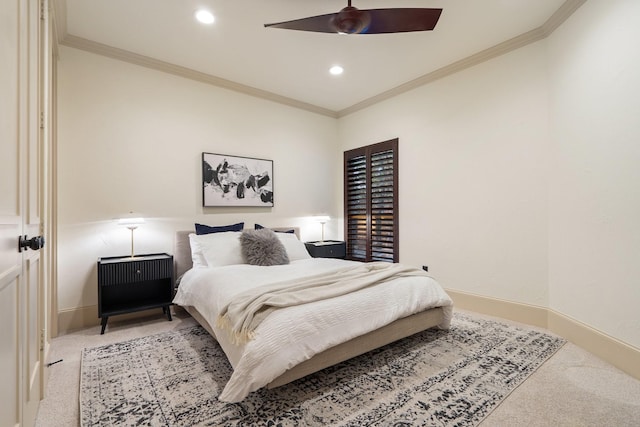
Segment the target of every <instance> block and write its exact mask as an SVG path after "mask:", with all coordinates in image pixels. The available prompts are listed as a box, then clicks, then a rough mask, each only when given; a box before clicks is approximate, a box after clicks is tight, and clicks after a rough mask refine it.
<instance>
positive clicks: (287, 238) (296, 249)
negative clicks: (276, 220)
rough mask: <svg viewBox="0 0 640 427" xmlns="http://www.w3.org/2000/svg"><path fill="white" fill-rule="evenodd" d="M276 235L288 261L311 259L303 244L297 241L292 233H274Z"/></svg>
mask: <svg viewBox="0 0 640 427" xmlns="http://www.w3.org/2000/svg"><path fill="white" fill-rule="evenodd" d="M276 235H277V236H278V238H279V239H280V241H281V242H282V244H283V245H284V248H285V249H286V250H287V255H288V256H289V261H297V260H299V259H309V258H311V255H309V252H308V251H307V248H306V247H305V245H304V243H302V242H301V241H300V240H298V237H297V236H296V235H295V234H294V233H276Z"/></svg>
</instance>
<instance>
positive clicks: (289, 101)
mask: <svg viewBox="0 0 640 427" xmlns="http://www.w3.org/2000/svg"><path fill="white" fill-rule="evenodd" d="M50 1H52V2H53V14H54V18H55V19H54V20H53V21H54V26H55V34H56V37H57V42H58V44H60V45H64V46H68V47H72V48H76V49H80V50H84V51H87V52H91V53H95V54H98V55H102V56H107V57H110V58H113V59H118V60H121V61H125V62H129V63H131V64H135V65H139V66H142V67H146V68H151V69H153V70H156V71H161V72H165V73H169V74H173V75H176V76H180V77H184V78H187V79H191V80H195V81H199V82H201V83H207V84H210V85H213V86H218V87H221V88H224V89H228V90H233V91H235V92H239V93H243V94H245V95H249V96H253V97H257V98H262V99H265V100H268V101H272V102H277V103H279V104H283V105H287V106H290V107H294V108H298V109H302V110H306V111H310V112H312V113H316V114H320V115H323V116H327V117H331V118H341V117H345V116H347V115H349V114H353V113H355V112H357V111H360V110H363V109H365V108H368V107H370V106H372V105H375V104H378V103H380V102H382V101H386V100H387V99H390V98H393V97H395V96H398V95H400V94H403V93H405V92H408V91H411V90H413V89H416V88H418V87H420V86H424V85H426V84H428V83H431V82H434V81H436V80H439V79H441V78H444V77H447V76H450V75H452V74H455V73H458V72H460V71H463V70H466V69H467V68H471V67H473V66H475V65H478V64H481V63H483V62H486V61H488V60H490V59H493V58H496V57H498V56H501V55H504V54H506V53H509V52H512V51H514V50H516V49H519V48H521V47H524V46H526V45H528V44H531V43H535V42H537V41H540V40H543V39H545V38H547V37H548V36H550V35H551V34H552V33H553V32H554V31H555V30H556V29H557V28H558V27H559V26H560V25H562V24H563V23H564V22H565V21H566V20H567V19H569V17H570V16H571V15H572V14H573V13H574V12H575V11H576V10H578V8H579V7H580V6H582V5H583V4H584V3H586V1H587V0H566V1H565V2H564V3H563V4H562V6H560V8H558V10H557V11H556V12H555V13H554V14H553V15H552V16H551V17H550V18H549V19H548V20H547V21H546V22H545V23H544V24H543V25H541V26H540V27H538V28H536V29H533V30H531V31H528V32H526V33H524V34H521V35H519V36H516V37H514V38H512V39H510V40H507V41H505V42H502V43H499V44H497V45H495V46H492V47H490V48H488V49H485V50H483V51H481V52H478V53H476V54H473V55H471V56H468V57H466V58H463V59H461V60H459V61H456V62H454V63H452V64H449V65H447V66H444V67H442V68H439V69H437V70H435V71H432V72H430V73H427V74H424V75H422V76H420V77H418V78H416V79H413V80H411V81H409V82H406V83H403V84H401V85H399V86H396V87H394V88H392V89H389V90H387V91H384V92H381V93H379V94H377V95H374V96H372V97H370V98H367V99H365V100H363V101H360V102H358V103H356V104H354V105H352V106H350V107H347V108H345V109H342V110H339V111H334V110H330V109H328V108H323V107H319V106H317V105H313V104H309V103H306V102H302V101H298V100H296V99H293V98H288V97H286V96H282V95H278V94H275V93H273V92H268V91H265V90H262V89H258V88H255V87H251V86H246V85H243V84H240V83H236V82H234V81H231V80H227V79H223V78H221V77H217V76H214V75H211V74H207V73H203V72H200V71H196V70H194V69H191V68H187V67H182V66H179V65H176V64H172V63H170V62H165V61H161V60H158V59H155V58H152V57H148V56H144V55H140V54H137V53H133V52H130V51H127V50H124V49H120V48H116V47H113V46H109V45H106V44H102V43H98V42H94V41H92V40H88V39H84V38H81V37H78V36H74V35H72V34H68V33H67V22H66V16H67V13H66V0H50Z"/></svg>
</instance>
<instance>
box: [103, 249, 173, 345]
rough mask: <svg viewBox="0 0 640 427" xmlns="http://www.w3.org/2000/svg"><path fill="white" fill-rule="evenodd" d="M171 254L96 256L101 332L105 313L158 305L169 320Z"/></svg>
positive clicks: (171, 271)
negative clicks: (98, 257) (97, 257)
mask: <svg viewBox="0 0 640 427" xmlns="http://www.w3.org/2000/svg"><path fill="white" fill-rule="evenodd" d="M172 299H173V257H172V256H171V255H168V254H149V255H138V256H135V257H107V258H100V259H98V317H100V318H101V319H102V321H101V325H102V330H101V332H100V333H101V334H104V330H105V328H106V326H107V321H108V319H109V316H114V315H117V314H124V313H131V312H134V311H140V310H148V309H151V308H157V307H162V311H163V312H164V313H165V314H166V315H167V318H168V319H169V320H171V311H170V306H171V300H172Z"/></svg>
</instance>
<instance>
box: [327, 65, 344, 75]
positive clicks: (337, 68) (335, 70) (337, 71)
mask: <svg viewBox="0 0 640 427" xmlns="http://www.w3.org/2000/svg"><path fill="white" fill-rule="evenodd" d="M329 72H330V73H331V74H333V75H334V76H339V75H340V74H342V73H343V72H344V68H342V67H341V66H339V65H334V66H333V67H331V68H329Z"/></svg>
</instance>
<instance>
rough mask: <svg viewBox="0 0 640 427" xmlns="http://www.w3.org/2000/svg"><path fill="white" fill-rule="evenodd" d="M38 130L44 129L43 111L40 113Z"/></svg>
mask: <svg viewBox="0 0 640 427" xmlns="http://www.w3.org/2000/svg"><path fill="white" fill-rule="evenodd" d="M40 129H44V111H40Z"/></svg>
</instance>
